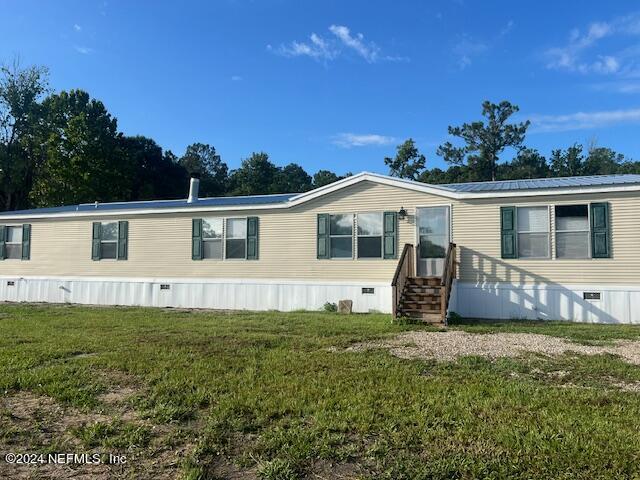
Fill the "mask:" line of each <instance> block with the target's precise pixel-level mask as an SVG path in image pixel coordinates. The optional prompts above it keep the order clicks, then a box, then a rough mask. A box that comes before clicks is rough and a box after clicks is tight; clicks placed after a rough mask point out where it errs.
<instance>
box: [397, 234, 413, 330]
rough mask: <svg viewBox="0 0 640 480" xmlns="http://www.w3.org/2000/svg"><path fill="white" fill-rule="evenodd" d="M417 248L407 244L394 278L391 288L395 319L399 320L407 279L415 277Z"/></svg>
mask: <svg viewBox="0 0 640 480" xmlns="http://www.w3.org/2000/svg"><path fill="white" fill-rule="evenodd" d="M414 251H415V248H414V246H413V245H411V244H410V243H405V244H404V248H403V249H402V254H401V255H400V260H399V261H398V266H397V267H396V273H395V275H394V276H393V281H392V282H391V287H392V290H393V303H392V310H393V319H394V320H395V319H396V318H398V311H399V309H400V302H401V300H402V292H403V291H404V289H405V285H406V284H407V279H409V278H410V277H413V276H414V275H415V261H414Z"/></svg>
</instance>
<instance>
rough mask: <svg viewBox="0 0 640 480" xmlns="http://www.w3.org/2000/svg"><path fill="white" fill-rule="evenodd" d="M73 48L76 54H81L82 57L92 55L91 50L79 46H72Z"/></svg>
mask: <svg viewBox="0 0 640 480" xmlns="http://www.w3.org/2000/svg"><path fill="white" fill-rule="evenodd" d="M73 48H74V50H75V51H76V52H78V53H81V54H82V55H89V54H90V53H93V48H89V47H83V46H81V45H74V46H73Z"/></svg>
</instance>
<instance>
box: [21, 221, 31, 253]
mask: <svg viewBox="0 0 640 480" xmlns="http://www.w3.org/2000/svg"><path fill="white" fill-rule="evenodd" d="M30 258H31V224H29V223H25V224H24V225H22V260H29V259H30Z"/></svg>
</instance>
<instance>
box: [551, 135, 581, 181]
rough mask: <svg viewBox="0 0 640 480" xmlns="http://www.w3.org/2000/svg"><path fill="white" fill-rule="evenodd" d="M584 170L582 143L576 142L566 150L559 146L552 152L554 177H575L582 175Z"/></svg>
mask: <svg viewBox="0 0 640 480" xmlns="http://www.w3.org/2000/svg"><path fill="white" fill-rule="evenodd" d="M583 171H584V155H583V154H582V145H578V144H577V143H576V144H574V145H572V146H570V147H569V148H567V149H566V150H562V149H561V148H559V149H556V150H553V151H552V152H551V172H552V174H553V176H554V177H573V176H576V175H582V173H583Z"/></svg>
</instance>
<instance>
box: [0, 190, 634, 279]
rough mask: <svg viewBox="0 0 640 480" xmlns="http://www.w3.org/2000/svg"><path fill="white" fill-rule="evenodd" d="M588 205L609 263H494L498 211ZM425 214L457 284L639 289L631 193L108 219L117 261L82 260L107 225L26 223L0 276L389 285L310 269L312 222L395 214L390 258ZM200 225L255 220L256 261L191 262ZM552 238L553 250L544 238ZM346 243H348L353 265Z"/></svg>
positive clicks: (351, 267) (386, 201)
mask: <svg viewBox="0 0 640 480" xmlns="http://www.w3.org/2000/svg"><path fill="white" fill-rule="evenodd" d="M589 201H598V202H600V201H609V202H610V205H611V209H610V211H611V229H612V237H613V238H612V252H613V257H614V258H613V259H593V260H501V259H500V206H501V205H528V204H532V205H550V204H556V203H565V204H571V203H585V202H589ZM430 205H451V206H452V232H453V241H455V242H456V243H457V244H458V247H459V252H460V254H459V258H460V261H461V265H460V278H461V279H462V280H465V281H473V282H476V281H477V282H497V281H508V282H512V283H517V284H520V283H540V282H555V283H609V284H640V225H639V223H640V220H639V215H638V212H640V196H639V195H638V194H637V193H629V194H608V195H592V196H584V195H582V196H571V197H569V196H561V197H537V198H518V199H501V200H500V201H495V200H473V201H465V202H461V201H455V200H451V199H448V198H445V197H439V196H435V195H430V194H425V193H420V192H415V191H411V190H407V189H403V188H398V187H392V186H388V185H382V184H378V183H373V182H368V181H365V182H361V183H358V184H356V185H353V186H350V187H346V188H344V189H342V190H339V191H337V192H334V193H331V194H328V195H325V196H323V197H320V198H317V199H315V200H312V201H310V202H307V203H304V204H302V205H299V206H297V207H293V208H290V209H285V210H256V211H228V212H223V213H221V212H215V213H201V212H200V213H181V214H175V213H173V214H154V215H140V216H126V215H123V216H122V217H118V218H116V219H117V220H128V221H129V256H128V260H126V261H116V260H101V261H92V260H91V223H92V222H93V221H99V220H105V219H108V218H103V217H95V218H82V219H51V220H31V221H27V222H28V223H31V224H32V245H31V260H29V261H20V260H5V261H3V262H0V272H1V273H0V274H2V275H16V276H18V275H25V276H35V275H38V276H113V277H137V278H140V277H153V278H163V277H164V278H166V277H174V278H175V277H198V278H206V277H211V278H247V279H298V280H315V281H317V280H328V281H341V280H365V281H370V282H390V281H391V278H392V276H393V273H394V271H395V268H396V264H397V260H383V259H354V260H351V259H333V260H318V259H317V258H316V216H317V214H318V213H333V214H335V213H358V212H372V211H380V212H382V211H396V212H397V211H398V210H399V209H400V207H402V206H404V207H405V209H407V211H408V213H409V216H408V218H407V219H405V220H399V232H398V233H399V235H398V239H399V241H398V249H399V251H401V250H402V245H403V244H404V243H412V244H413V243H415V241H416V231H415V209H416V207H417V206H430ZM207 216H221V217H226V218H229V217H246V216H257V217H259V219H260V220H259V222H260V227H259V230H260V237H259V260H200V261H193V260H192V259H191V220H192V218H202V217H207ZM110 218H113V217H110ZM551 222H553V216H551ZM7 223H8V222H7ZM552 232H553V229H552ZM551 235H552V242H553V233H552V234H551ZM355 242H356V238H355V235H354V256H355V253H356V251H355ZM553 252H554V248H552V253H553Z"/></svg>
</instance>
